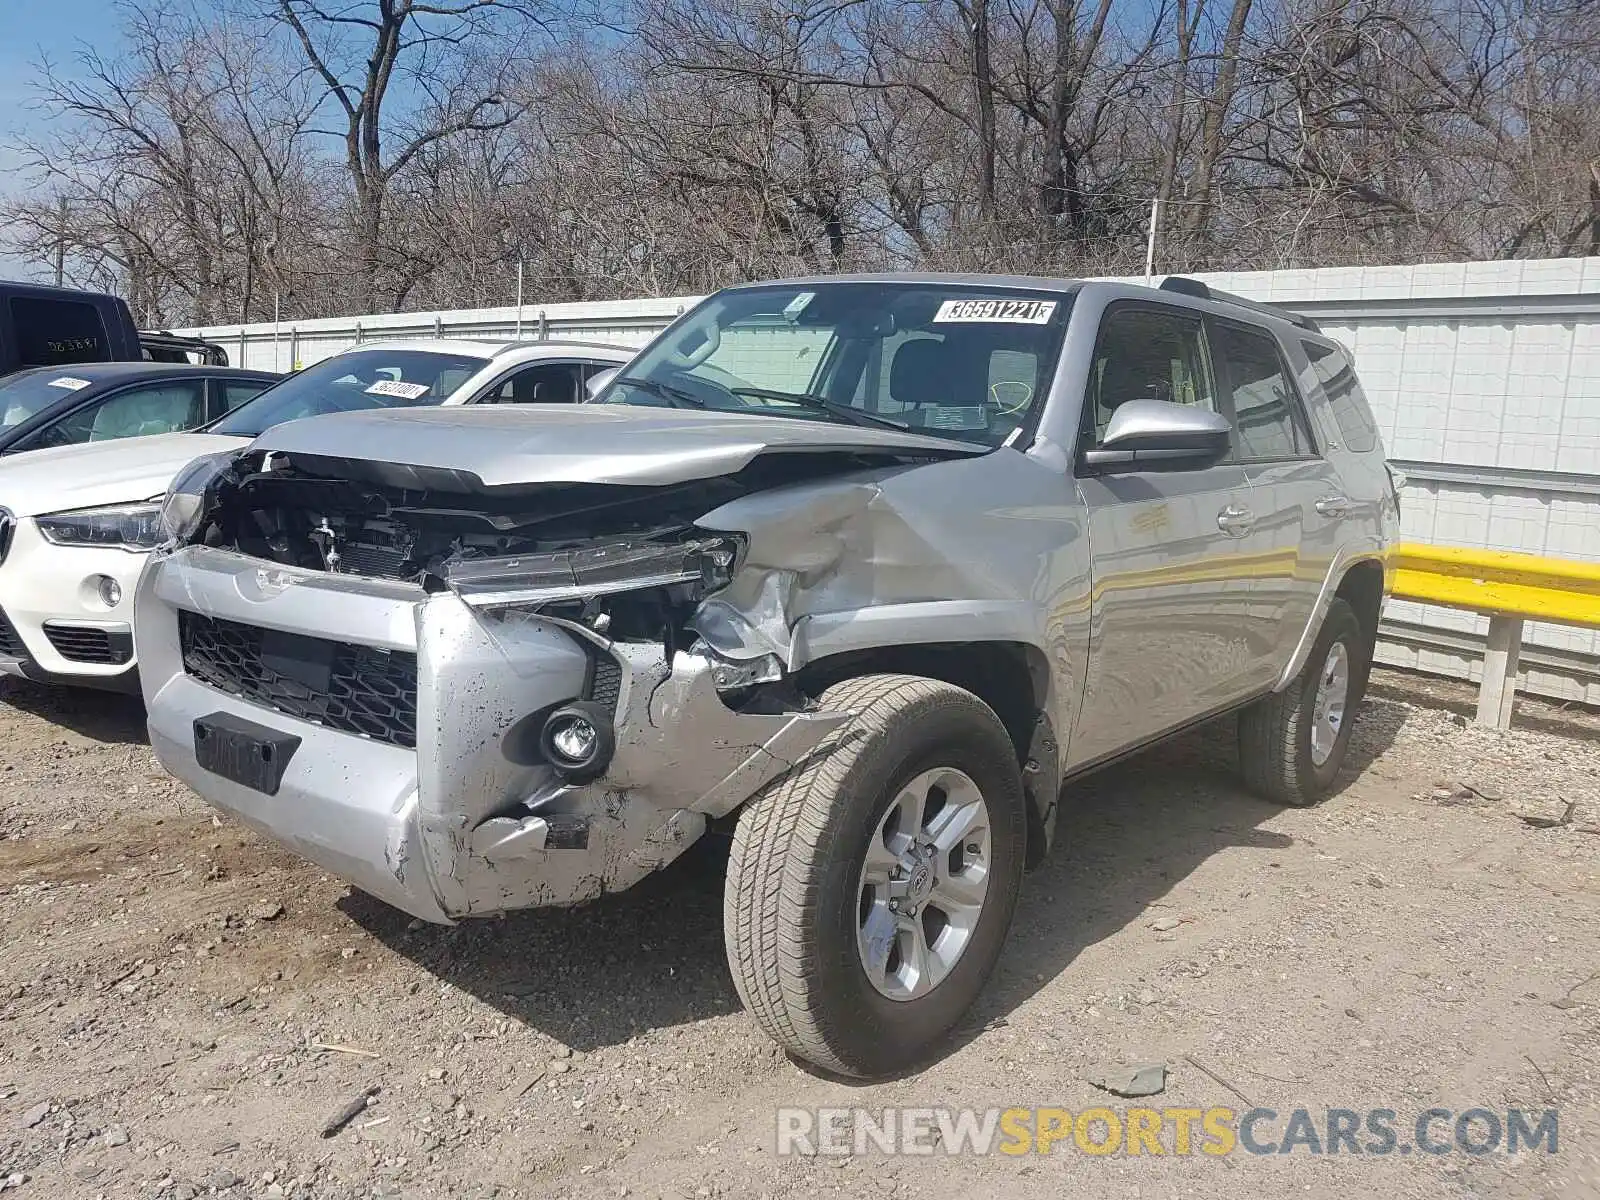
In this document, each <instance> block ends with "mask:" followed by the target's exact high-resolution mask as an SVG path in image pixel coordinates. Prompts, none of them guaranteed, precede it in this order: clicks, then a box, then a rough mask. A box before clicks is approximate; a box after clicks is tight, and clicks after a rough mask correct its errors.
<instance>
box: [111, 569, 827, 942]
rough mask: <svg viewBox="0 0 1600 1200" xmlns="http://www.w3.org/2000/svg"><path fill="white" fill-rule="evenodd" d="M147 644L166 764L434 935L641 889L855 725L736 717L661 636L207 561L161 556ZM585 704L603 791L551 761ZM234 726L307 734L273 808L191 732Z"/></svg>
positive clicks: (153, 578) (704, 663) (150, 691)
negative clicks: (301, 662) (317, 663)
mask: <svg viewBox="0 0 1600 1200" xmlns="http://www.w3.org/2000/svg"><path fill="white" fill-rule="evenodd" d="M136 636H137V639H138V644H139V655H140V661H141V677H142V682H143V689H144V694H145V701H146V705H147V707H148V710H149V725H150V737H151V742H152V745H153V746H154V748H155V752H156V755H157V757H158V758H159V759H160V760H161V762H162V763H163V764H164V765H165V766H166V767H167V769H168V770H170V771H171V772H172V773H173V774H175V775H177V776H178V777H179V778H180V779H182V780H183V781H184V782H186V783H187V784H189V786H191V787H192V788H194V789H195V791H197V792H198V793H199V794H200V795H201V796H202V797H204V798H205V799H206V800H207V801H209V802H210V803H211V804H213V805H214V806H216V807H217V808H219V809H222V810H224V811H226V812H228V813H231V814H233V815H234V816H237V817H238V818H239V819H241V820H243V821H244V822H246V823H247V824H249V825H252V826H254V827H255V828H257V829H259V830H261V831H262V832H264V833H266V834H267V835H268V836H270V837H272V838H274V839H276V840H277V841H279V842H282V843H283V844H285V845H286V846H289V847H290V848H292V849H294V850H296V851H297V852H299V853H300V854H302V855H304V856H305V857H306V858H308V859H310V860H311V861H313V862H315V863H317V864H318V865H319V866H322V867H323V868H325V869H327V870H329V871H331V872H333V873H334V874H336V875H338V876H340V877H341V878H343V879H345V880H347V881H348V882H350V883H352V884H354V885H356V886H357V887H359V888H361V889H362V890H364V891H367V892H369V893H371V894H372V895H375V896H377V897H379V898H381V899H383V900H385V901H387V902H388V903H390V904H393V905H394V906H395V907H397V908H400V909H403V910H404V911H406V912H408V913H411V914H412V915H414V916H417V917H421V918H423V919H425V920H429V921H436V922H448V921H451V920H454V919H456V918H459V917H465V916H473V915H486V914H491V913H495V912H501V911H506V910H510V909H517V908H526V907H534V906H541V905H562V904H572V903H576V902H579V901H583V900H588V899H592V898H593V897H595V896H598V895H600V894H602V893H604V892H608V891H618V890H621V889H623V888H626V887H629V886H631V885H632V884H634V883H636V882H637V881H638V880H639V879H641V878H643V877H644V876H645V875H647V874H649V873H650V872H651V871H654V870H656V869H658V868H660V867H661V866H664V865H665V864H666V863H668V862H670V861H671V860H672V859H673V858H675V857H676V856H677V855H678V854H679V853H681V852H682V851H683V849H684V848H686V847H687V846H688V845H689V844H690V843H692V842H693V841H694V840H695V839H696V838H698V837H699V836H700V834H701V833H702V832H703V831H704V829H705V825H706V822H707V820H708V819H709V818H713V817H717V816H722V815H724V814H726V813H729V812H731V811H733V810H734V809H735V808H737V807H738V806H739V805H740V804H741V803H742V802H743V801H744V800H745V799H747V798H748V797H749V796H750V795H752V794H753V793H754V792H755V791H757V790H758V789H759V788H760V787H762V786H763V785H765V784H766V783H767V782H769V781H770V780H771V779H773V778H775V777H776V776H777V775H779V774H780V773H782V772H783V771H784V770H785V769H787V767H788V766H789V765H790V764H792V763H794V762H796V761H798V760H799V759H801V758H802V757H804V756H805V755H806V754H808V753H809V752H810V751H812V750H813V749H815V748H816V746H817V745H818V743H820V742H821V741H822V739H823V738H824V737H825V736H826V735H827V734H828V732H829V731H830V730H832V729H833V728H835V727H836V726H837V725H838V724H839V723H840V722H842V721H843V720H844V719H845V716H844V714H828V713H817V712H783V713H778V714H773V715H765V714H747V713H739V712H735V711H733V710H731V709H730V708H728V707H727V706H726V705H725V704H724V703H723V701H722V699H721V697H720V696H719V694H718V692H717V689H716V687H715V685H714V682H713V678H712V674H713V670H714V669H715V664H714V663H713V662H712V661H711V660H710V659H708V658H705V657H701V656H699V655H696V654H693V653H687V652H683V651H679V652H678V653H676V654H675V655H674V656H673V659H672V661H671V662H668V661H667V658H666V655H665V652H664V650H663V648H662V646H661V644H660V643H636V642H610V641H606V640H605V639H603V638H601V637H599V636H598V635H595V634H593V633H592V632H590V631H589V630H587V629H584V628H582V627H580V626H574V625H571V624H569V623H567V622H564V621H559V620H555V619H551V618H547V617H541V616H538V615H535V614H530V613H528V612H524V611H518V610H512V609H504V610H498V611H484V610H481V609H480V610H475V609H472V608H469V607H468V606H467V605H466V604H465V603H464V602H463V601H461V600H460V599H459V598H458V597H457V596H456V595H454V594H453V593H451V592H443V593H434V594H430V593H427V592H424V591H423V590H422V589H421V588H417V587H413V586H411V585H408V584H400V583H388V582H384V581H380V580H369V579H361V578H357V577H352V576H340V575H326V574H322V573H320V572H309V571H298V570H292V569H284V568H279V567H273V566H268V565H265V564H263V563H261V562H260V561H258V560H256V559H251V558H247V557H244V556H241V555H238V554H234V553H231V552H226V551H220V550H213V549H207V548H204V547H188V548H185V549H182V550H179V551H177V552H176V553H174V554H173V555H171V556H170V557H165V558H158V559H156V560H155V561H153V562H152V564H151V566H150V568H149V570H147V571H146V572H145V575H144V577H143V579H142V581H141V583H140V589H139V597H138V605H137V618H136ZM313 642H314V643H318V644H320V645H321V646H322V647H323V648H322V649H321V650H319V651H318V653H316V654H312V655H310V656H309V657H311V658H320V659H321V661H322V662H324V663H326V664H328V666H327V670H328V672H329V673H328V674H327V675H325V676H318V677H315V678H307V677H305V676H303V675H298V674H297V667H296V665H295V664H296V661H297V659H296V654H295V650H294V648H295V647H297V646H305V645H308V644H310V643H313ZM319 685H320V689H319ZM408 687H409V691H408ZM613 697H614V700H613ZM580 698H589V699H594V700H596V701H598V702H600V703H601V704H602V705H605V706H608V707H609V706H612V705H614V712H615V720H614V733H615V738H616V750H615V754H614V756H613V757H612V759H611V762H610V765H609V766H608V767H607V769H606V771H605V773H604V774H603V775H602V776H600V777H599V778H598V779H595V780H593V781H592V782H589V783H583V784H573V783H569V782H567V781H566V780H564V779H563V778H562V777H561V776H560V775H559V774H558V773H557V772H556V770H555V769H554V768H553V767H552V766H551V765H550V764H549V763H548V762H546V761H544V759H543V756H542V755H541V753H540V750H539V733H540V732H541V730H542V726H543V720H544V717H545V716H547V715H548V714H549V713H550V712H551V711H552V710H553V709H555V708H556V707H559V706H560V705H562V704H565V703H567V702H569V701H572V700H575V699H580ZM408 709H409V711H408ZM218 714H226V715H228V716H231V717H234V718H238V719H242V720H244V721H248V722H252V723H254V724H256V725H259V726H264V727H266V728H268V729H270V730H273V731H275V732H278V733H283V734H288V735H291V736H292V737H295V738H298V739H299V744H298V746H297V747H296V748H295V749H294V751H293V753H292V756H291V757H290V758H289V760H288V762H287V765H286V766H284V767H283V771H282V776H281V779H280V780H278V786H277V790H276V791H275V793H274V794H272V795H268V794H266V793H265V792H264V791H260V790H256V789H255V788H253V787H250V786H245V785H243V784H240V783H236V782H234V781H233V780H231V779H229V778H225V777H224V776H222V775H220V774H217V773H214V772H213V771H210V770H207V769H206V768H205V767H202V766H201V765H200V761H199V758H198V757H197V754H196V749H195V732H194V730H195V722H196V721H199V720H203V719H206V718H210V717H214V716H217V715H218Z"/></svg>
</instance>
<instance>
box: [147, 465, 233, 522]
mask: <svg viewBox="0 0 1600 1200" xmlns="http://www.w3.org/2000/svg"><path fill="white" fill-rule="evenodd" d="M236 458H238V453H237V452H236V451H232V450H224V451H222V452H221V453H220V454H206V455H203V456H202V457H200V458H197V459H195V460H194V461H193V462H191V463H190V464H189V465H188V466H186V467H184V468H183V470H181V471H179V472H178V474H177V476H176V477H175V478H174V479H173V481H172V486H171V487H169V488H168V489H167V494H166V497H165V498H164V499H163V500H162V501H161V519H160V526H161V540H162V541H164V542H168V543H171V542H178V543H182V542H187V541H188V540H189V539H190V538H192V537H193V536H194V535H195V533H196V532H198V531H199V529H200V523H201V521H202V520H203V519H204V517H205V508H206V491H207V489H209V488H210V487H211V485H212V483H214V482H215V481H216V479H217V478H218V476H220V475H222V474H224V473H225V472H226V471H227V470H228V468H229V467H231V466H232V465H233V461H234V459H236Z"/></svg>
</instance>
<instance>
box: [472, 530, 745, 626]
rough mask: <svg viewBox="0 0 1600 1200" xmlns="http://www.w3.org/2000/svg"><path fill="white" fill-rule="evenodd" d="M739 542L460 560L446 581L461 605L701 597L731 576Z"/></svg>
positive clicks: (611, 545) (611, 546)
mask: <svg viewBox="0 0 1600 1200" xmlns="http://www.w3.org/2000/svg"><path fill="white" fill-rule="evenodd" d="M742 548H743V543H742V539H740V538H738V537H736V536H733V535H726V536H719V537H712V538H701V539H696V540H693V541H687V542H676V543H656V542H632V541H615V542H604V543H601V544H599V545H595V546H585V547H582V548H581V549H576V550H560V551H555V552H553V553H547V554H519V555H515V556H512V557H505V558H461V559H457V560H455V561H454V562H452V563H450V564H449V565H448V566H447V567H446V568H445V572H444V578H445V582H446V583H447V584H449V586H450V588H451V589H452V590H453V591H454V592H455V593H456V594H457V595H458V596H460V597H461V598H462V599H463V600H465V601H466V602H467V603H468V604H471V605H473V606H475V607H480V608H486V607H494V606H499V605H517V606H535V607H537V606H539V605H544V604H556V603H561V602H565V601H573V600H587V599H590V598H591V597H595V596H605V595H611V594H614V593H617V592H636V591H641V590H643V589H645V588H657V587H686V588H687V589H688V590H689V591H690V592H691V593H693V594H695V595H696V596H705V595H709V594H710V593H712V592H714V591H716V590H718V589H719V588H722V587H726V586H727V584H728V582H729V581H730V580H732V578H733V574H734V572H735V571H736V570H737V569H738V565H739V555H740V551H741V550H742Z"/></svg>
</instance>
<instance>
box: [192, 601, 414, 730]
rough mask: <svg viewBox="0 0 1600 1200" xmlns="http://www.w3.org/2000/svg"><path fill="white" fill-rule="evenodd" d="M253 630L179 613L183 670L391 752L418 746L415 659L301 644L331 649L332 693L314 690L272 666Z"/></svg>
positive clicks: (338, 645)
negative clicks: (386, 746)
mask: <svg viewBox="0 0 1600 1200" xmlns="http://www.w3.org/2000/svg"><path fill="white" fill-rule="evenodd" d="M264 632H265V631H264V630H262V629H260V628H259V627H257V626H254V625H244V624H241V623H239V622H237V621H224V620H219V619H217V618H214V617H206V616H201V615H200V614H199V613H192V612H186V611H181V612H179V614H178V638H179V643H180V645H181V646H182V649H183V669H184V670H185V671H187V672H188V673H189V674H190V675H192V676H194V677H195V678H196V679H199V680H201V681H203V682H205V683H208V684H210V685H211V686H212V687H215V688H218V689H220V690H222V691H224V692H228V693H230V694H231V695H235V696H238V697H240V698H241V699H244V700H249V701H250V702H252V703H254V704H260V705H263V706H265V707H267V708H275V709H277V710H278V711H279V712H282V713H287V714H288V715H289V716H291V717H299V718H300V719H301V720H305V721H312V722H314V723H316V724H318V725H326V726H327V727H328V728H330V729H338V730H340V731H342V732H344V733H354V734H360V735H362V736H364V737H369V738H372V739H373V740H374V741H378V742H387V743H388V744H389V745H391V746H403V747H405V748H406V749H408V750H410V749H414V748H415V747H416V744H417V656H416V655H415V654H412V653H409V652H407V651H402V650H393V651H384V650H377V649H374V648H373V647H371V646H356V645H351V644H350V643H348V642H330V641H325V640H323V639H321V638H301V639H298V640H300V641H302V642H304V643H306V644H307V645H308V646H315V647H317V648H318V649H323V650H325V648H327V647H332V664H333V665H332V671H331V673H330V675H329V679H328V688H327V691H326V692H325V693H324V692H320V691H316V690H314V689H312V688H310V687H308V686H306V684H304V683H303V682H301V681H299V680H297V679H292V678H290V677H288V676H286V675H283V674H281V673H279V672H278V671H276V670H274V669H273V668H272V667H270V666H268V665H267V663H266V662H265V661H264V660H263V657H262V635H263V633H264Z"/></svg>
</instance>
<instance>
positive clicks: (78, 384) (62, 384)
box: [45, 375, 89, 392]
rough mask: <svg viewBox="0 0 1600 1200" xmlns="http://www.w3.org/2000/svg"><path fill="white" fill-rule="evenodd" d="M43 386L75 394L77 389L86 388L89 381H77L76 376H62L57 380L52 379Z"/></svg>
mask: <svg viewBox="0 0 1600 1200" xmlns="http://www.w3.org/2000/svg"><path fill="white" fill-rule="evenodd" d="M45 386H46V387H58V388H65V389H66V390H67V391H69V392H75V391H77V390H78V389H79V388H86V387H88V386H89V381H88V380H87V379H79V378H78V377H77V376H76V375H63V376H61V377H60V378H59V379H52V380H51V381H50V382H49V383H47V384H45Z"/></svg>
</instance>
